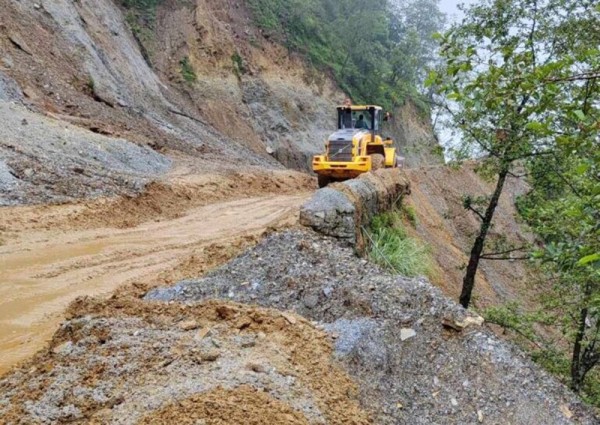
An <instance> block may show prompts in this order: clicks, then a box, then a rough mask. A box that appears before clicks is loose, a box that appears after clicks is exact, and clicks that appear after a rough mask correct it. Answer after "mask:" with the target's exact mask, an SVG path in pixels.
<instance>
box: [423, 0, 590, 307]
mask: <svg viewBox="0 0 600 425" xmlns="http://www.w3.org/2000/svg"><path fill="white" fill-rule="evenodd" d="M597 18H598V11H597V9H595V8H594V2H592V1H585V0H584V1H581V2H570V1H566V0H486V1H483V2H481V4H479V5H477V6H473V7H471V8H470V9H469V10H468V11H467V15H466V17H465V19H464V21H463V22H462V23H461V24H459V25H455V26H454V27H453V28H451V29H450V30H449V31H448V32H447V33H446V34H445V35H444V36H443V37H442V44H441V55H442V57H443V59H444V61H445V63H444V66H443V67H442V69H441V70H440V72H438V73H432V75H430V78H429V80H428V83H430V84H431V83H437V85H438V87H439V88H440V90H441V92H442V93H443V94H444V95H445V96H446V98H447V99H448V100H449V101H450V103H448V104H447V105H446V109H447V110H448V112H449V113H450V114H451V116H452V117H453V120H454V123H455V125H456V126H457V127H458V128H459V129H460V130H461V132H462V146H461V151H462V154H464V155H471V156H479V157H480V158H481V159H482V162H483V163H484V166H485V167H486V168H487V171H488V172H489V173H490V174H492V175H495V176H496V186H495V189H494V191H493V192H492V193H491V194H490V196H489V197H488V199H487V200H486V201H487V202H486V203H485V204H486V205H484V206H483V207H481V206H480V205H477V204H475V203H472V202H469V201H468V200H469V198H468V197H467V198H466V199H467V202H465V207H466V208H467V209H469V210H471V211H473V212H474V213H475V214H476V215H477V217H479V218H480V220H481V226H480V229H479V233H478V234H477V236H476V238H475V241H474V244H473V246H472V248H471V252H470V257H469V263H468V265H467V270H466V274H465V277H464V280H463V288H462V293H461V296H460V302H461V304H462V305H463V306H464V307H468V306H469V303H470V301H471V296H472V292H473V288H474V284H475V276H476V273H477V270H478V267H479V263H480V261H481V260H482V259H489V260H497V259H502V258H504V257H503V254H505V253H507V252H508V250H507V252H495V253H485V252H484V249H485V243H486V238H487V236H488V234H489V231H490V228H491V226H492V221H493V218H494V213H495V211H496V207H497V205H498V201H499V199H500V195H501V194H502V191H503V188H504V185H505V182H506V180H507V178H510V177H511V176H514V175H515V168H516V166H517V165H521V164H522V162H523V161H524V160H527V159H531V158H536V157H548V156H551V155H552V153H553V152H554V150H555V147H556V143H557V138H558V137H559V136H561V135H563V133H565V131H568V130H569V129H568V125H569V123H570V114H572V109H573V104H581V103H582V96H584V92H583V91H582V90H579V89H578V87H580V86H581V85H582V82H584V81H589V80H591V79H595V78H597V77H598V75H597V74H598V72H597V68H595V67H596V66H597V63H596V62H597V54H598V50H597V47H594V46H598V44H595V45H594V44H588V43H581V42H575V39H576V38H578V37H579V34H580V33H579V31H580V30H581V26H580V25H581V24H582V23H586V24H589V25H594V24H595V23H597ZM567 82H569V83H571V84H561V83H567Z"/></svg>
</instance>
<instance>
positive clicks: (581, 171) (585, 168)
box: [575, 164, 590, 176]
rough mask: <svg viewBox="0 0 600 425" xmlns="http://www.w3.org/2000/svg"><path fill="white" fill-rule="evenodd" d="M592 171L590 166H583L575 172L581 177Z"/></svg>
mask: <svg viewBox="0 0 600 425" xmlns="http://www.w3.org/2000/svg"><path fill="white" fill-rule="evenodd" d="M589 169H590V164H581V165H580V166H578V167H577V168H576V169H575V172H576V173H577V174H579V175H580V176H581V175H583V174H585V173H586V172H587V170H589Z"/></svg>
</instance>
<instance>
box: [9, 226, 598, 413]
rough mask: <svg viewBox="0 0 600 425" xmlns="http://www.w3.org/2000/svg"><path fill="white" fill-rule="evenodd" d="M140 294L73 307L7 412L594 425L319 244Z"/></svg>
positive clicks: (486, 346)
mask: <svg viewBox="0 0 600 425" xmlns="http://www.w3.org/2000/svg"><path fill="white" fill-rule="evenodd" d="M144 293H145V288H140V289H139V290H137V291H136V290H135V288H133V289H132V290H126V291H121V292H120V293H118V294H116V295H115V296H114V297H112V298H111V299H110V300H108V301H97V300H93V299H82V300H79V301H78V302H77V303H75V304H73V305H72V307H71V309H70V317H69V320H68V321H67V322H65V323H64V324H63V326H62V327H61V329H60V331H59V332H58V333H57V334H56V335H55V337H54V339H53V341H52V342H51V344H50V346H49V348H48V349H47V350H44V351H42V352H41V353H39V354H38V355H37V356H36V357H35V358H34V359H32V360H31V361H30V362H28V363H27V364H25V365H23V367H21V368H19V369H17V370H15V371H13V372H12V373H10V374H8V375H6V376H5V377H4V378H3V379H2V380H0V415H3V417H4V418H7V422H8V423H27V422H35V421H38V420H40V418H44V419H45V420H47V421H51V422H56V423H65V422H70V423H136V422H138V421H141V423H160V422H161V421H165V420H171V419H173V420H179V418H181V420H187V421H189V420H191V419H190V418H194V419H196V420H198V421H203V422H204V423H215V424H217V423H230V424H234V423H236V418H238V417H239V415H241V414H242V413H241V411H240V409H241V406H239V405H236V404H235V401H238V400H241V401H246V402H247V404H244V408H245V410H243V412H244V413H243V414H245V415H246V416H247V420H248V423H261V422H263V423H264V422H265V421H268V420H269V419H271V420H273V421H282V423H309V424H324V423H330V424H353V423H355V424H366V423H378V424H395V423H414V424H424V425H425V424H478V423H482V421H483V423H491V424H501V423H502V424H503V423H511V424H523V425H525V424H527V425H531V424H533V425H538V424H539V425H542V424H543V425H546V424H561V425H562V424H564V425H569V424H586V425H587V424H589V425H591V424H595V423H597V419H596V418H595V417H594V416H593V413H592V412H590V411H589V409H588V408H586V407H585V406H583V405H582V404H581V402H580V401H578V399H577V398H576V397H575V396H574V395H573V394H572V393H571V392H569V391H568V389H567V388H566V387H564V386H563V385H561V384H559V383H558V382H556V381H555V380H554V379H553V378H552V377H550V376H549V375H548V374H546V373H544V372H542V371H541V370H540V369H539V368H538V367H537V366H535V365H534V364H532V363H531V362H530V361H528V360H527V359H526V357H525V356H524V355H523V354H522V353H520V352H519V351H518V350H516V349H514V347H511V346H510V345H509V344H506V343H505V342H502V341H500V340H498V339H497V338H496V337H494V336H493V334H491V333H490V332H489V331H487V330H486V329H484V328H481V327H479V326H478V325H476V324H473V325H471V326H467V327H466V328H465V329H464V330H463V331H462V332H461V331H457V330H455V329H453V328H449V327H448V328H447V327H444V326H443V325H442V322H445V321H449V322H450V323H455V324H456V326H458V324H459V323H461V322H462V323H466V322H464V320H465V311H464V310H462V309H461V308H460V307H459V306H457V305H456V304H455V303H453V302H451V301H449V300H448V299H447V298H445V297H444V296H443V295H442V294H441V292H440V291H439V290H437V289H436V288H434V287H432V286H431V285H430V284H429V283H428V282H426V281H425V280H422V279H405V278H402V277H400V276H393V275H390V274H388V273H386V272H384V271H383V270H381V269H380V268H378V267H376V266H374V265H372V264H369V263H368V262H367V261H365V260H361V259H359V258H357V257H356V255H355V254H354V252H353V251H352V250H351V249H349V248H344V247H341V246H340V245H339V244H338V243H337V242H336V241H334V240H331V239H329V238H324V237H321V236H319V235H316V234H314V233H312V232H308V231H297V230H296V231H288V232H283V233H276V234H273V235H271V236H269V237H267V238H266V239H265V240H263V241H262V242H261V243H260V244H259V245H258V246H257V247H256V248H253V249H251V250H249V251H247V252H246V253H244V254H243V255H241V256H239V257H237V258H236V259H234V260H233V261H231V262H230V263H228V264H226V265H224V266H223V267H221V268H219V269H218V270H215V271H213V272H211V273H209V274H208V275H206V276H204V277H203V278H200V279H193V280H187V281H183V282H180V283H179V284H177V285H175V286H174V287H171V288H158V289H156V290H154V291H152V292H151V293H150V294H148V295H147V297H146V299H145V300H144V299H141V296H143V294H144ZM211 299H212V300H211ZM214 299H218V301H215V300H214ZM238 302H243V303H246V304H237V303H238ZM248 304H252V305H254V306H248ZM255 305H260V306H261V307H256V306H255ZM273 308H276V309H277V310H273ZM297 314H302V315H303V316H304V317H305V318H303V317H301V316H298V315H297ZM307 319H310V320H314V321H315V322H311V321H309V320H307ZM457 329H458V328H457ZM250 387H251V388H250ZM217 396H222V397H223V398H221V399H219V400H216V397H217ZM213 400H214V402H213ZM259 402H261V403H262V402H264V403H265V405H261V406H260V407H259V406H258V405H257V404H258V403H259ZM226 412H228V413H230V414H231V416H227V417H223V415H224V413H226ZM271 414H272V415H274V416H273V417H270V418H269V419H267V417H266V415H271ZM275 423H276V422H275Z"/></svg>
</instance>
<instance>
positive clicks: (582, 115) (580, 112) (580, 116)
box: [574, 109, 585, 121]
mask: <svg viewBox="0 0 600 425" xmlns="http://www.w3.org/2000/svg"><path fill="white" fill-rule="evenodd" d="M574 114H575V115H576V116H577V118H579V121H585V114H584V113H583V111H580V110H579V109H578V110H576V111H575V112H574Z"/></svg>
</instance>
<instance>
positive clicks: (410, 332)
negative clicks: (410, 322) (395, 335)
mask: <svg viewBox="0 0 600 425" xmlns="http://www.w3.org/2000/svg"><path fill="white" fill-rule="evenodd" d="M416 335H417V332H416V331H415V330H414V329H410V328H402V329H400V341H406V340H407V339H410V338H413V337H414V336H416Z"/></svg>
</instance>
